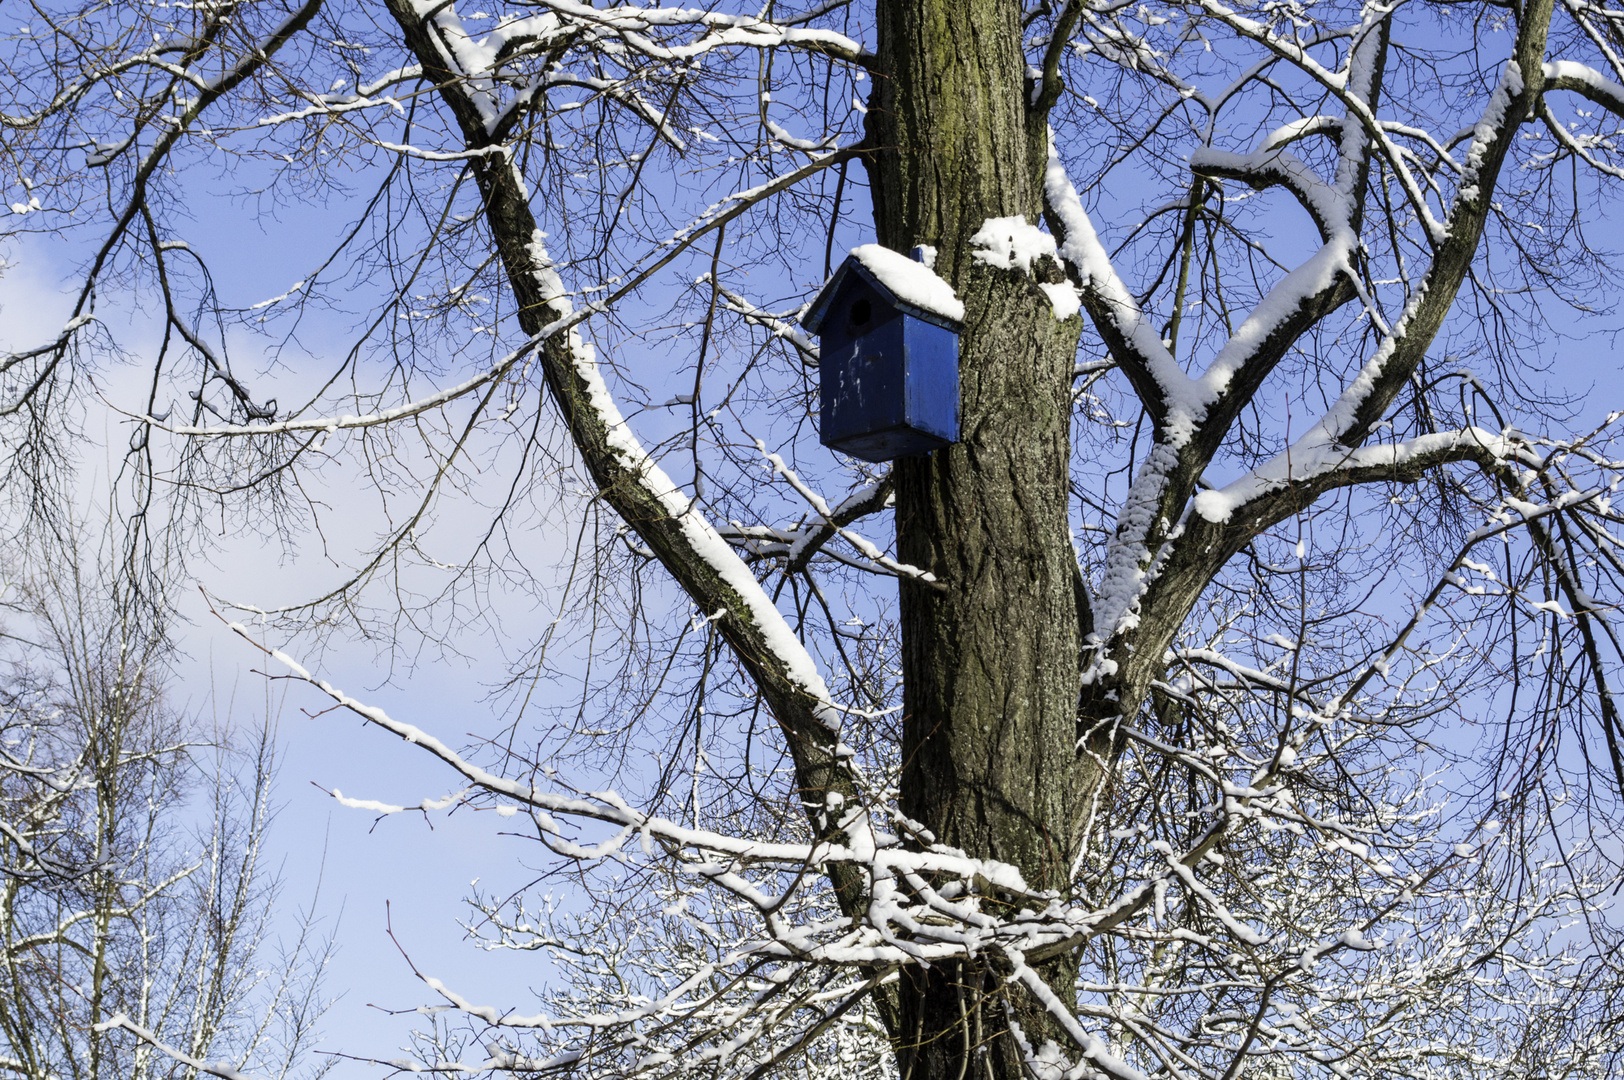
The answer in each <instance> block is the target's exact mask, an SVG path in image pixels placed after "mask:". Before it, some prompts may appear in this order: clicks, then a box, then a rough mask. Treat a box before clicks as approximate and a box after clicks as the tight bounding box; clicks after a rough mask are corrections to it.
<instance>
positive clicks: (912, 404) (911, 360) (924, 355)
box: [903, 318, 959, 450]
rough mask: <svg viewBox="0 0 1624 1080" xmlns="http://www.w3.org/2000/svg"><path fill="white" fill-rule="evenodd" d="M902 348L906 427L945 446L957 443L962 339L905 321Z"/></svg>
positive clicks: (928, 325) (917, 321)
mask: <svg viewBox="0 0 1624 1080" xmlns="http://www.w3.org/2000/svg"><path fill="white" fill-rule="evenodd" d="M903 348H904V365H905V368H906V371H905V374H904V377H903V382H904V385H905V387H906V390H907V402H906V415H905V423H906V424H907V426H908V427H909V428H910V429H912V430H914V431H917V432H919V433H920V434H921V435H922V436H933V437H935V438H936V439H940V440H941V444H942V445H945V444H947V443H954V442H958V440H959V336H958V335H957V334H955V333H954V332H953V331H951V330H946V329H943V328H942V327H940V326H935V325H933V324H931V323H928V322H925V321H924V320H923V319H914V318H904V319H903ZM924 449H932V450H933V449H935V446H926V447H924Z"/></svg>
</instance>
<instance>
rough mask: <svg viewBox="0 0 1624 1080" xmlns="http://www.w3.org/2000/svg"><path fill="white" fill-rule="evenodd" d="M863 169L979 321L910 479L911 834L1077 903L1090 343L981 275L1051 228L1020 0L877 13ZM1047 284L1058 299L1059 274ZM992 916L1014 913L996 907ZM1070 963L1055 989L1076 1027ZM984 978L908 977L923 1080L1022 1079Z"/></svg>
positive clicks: (1025, 295) (1037, 293) (1023, 290)
mask: <svg viewBox="0 0 1624 1080" xmlns="http://www.w3.org/2000/svg"><path fill="white" fill-rule="evenodd" d="M879 56H880V72H879V73H878V74H877V76H876V83H875V95H874V100H873V102H872V104H871V106H870V112H869V122H870V125H871V128H870V138H871V140H872V142H873V145H874V146H875V147H876V150H875V152H874V153H872V154H871V155H870V157H869V158H868V159H867V164H868V169H869V175H870V181H871V190H872V191H873V198H874V216H875V220H876V223H877V225H878V229H879V237H880V240H881V242H882V243H884V244H885V245H887V246H888V247H891V248H893V249H894V250H897V251H907V250H908V249H909V248H910V247H911V246H912V245H915V244H929V245H932V246H934V247H936V248H937V249H938V255H937V259H936V264H935V269H936V271H937V273H939V274H940V275H941V276H942V277H944V278H946V279H947V281H948V282H950V283H951V284H952V285H953V286H954V288H955V290H956V291H957V292H958V294H959V296H960V297H961V298H962V299H963V301H964V305H965V312H966V316H965V324H964V330H963V336H962V337H961V339H960V343H959V380H960V395H961V399H960V424H961V435H960V439H961V441H960V442H959V443H958V444H956V445H954V446H951V447H948V448H946V449H943V450H940V451H937V452H935V453H933V454H930V455H929V456H921V457H914V458H907V459H903V460H901V461H899V462H897V464H896V468H895V477H896V520H897V535H898V549H899V553H900V557H901V558H902V560H903V561H905V562H908V563H911V564H913V565H916V566H920V567H923V568H926V569H929V570H930V571H931V572H932V573H934V574H935V576H936V578H937V580H938V581H939V582H940V583H941V585H942V587H941V588H931V587H929V586H924V585H920V584H917V583H911V582H907V581H905V582H903V584H902V592H901V617H902V635H903V672H904V682H905V691H904V711H905V716H904V720H903V761H904V765H903V773H902V781H901V783H902V790H901V802H902V809H903V812H904V813H906V814H907V815H908V816H910V817H911V818H913V819H914V820H915V821H917V822H919V823H921V824H923V825H924V826H925V827H926V828H928V829H929V830H930V831H931V833H932V834H933V835H934V837H935V839H936V840H938V841H939V842H941V843H944V844H948V845H951V846H953V847H956V848H960V849H963V850H964V851H965V852H967V853H968V854H970V855H972V856H977V857H983V858H995V859H999V860H1002V861H1004V862H1007V863H1011V864H1013V865H1015V866H1017V867H1019V868H1020V869H1021V871H1022V873H1023V874H1024V875H1025V877H1026V880H1027V883H1028V884H1029V885H1030V886H1032V887H1033V888H1040V889H1064V888H1066V886H1067V884H1068V879H1069V875H1070V869H1071V862H1072V859H1073V857H1074V856H1075V852H1076V844H1077V833H1078V829H1077V810H1078V808H1079V807H1081V806H1082V805H1083V804H1084V801H1085V799H1084V797H1083V795H1084V791H1085V789H1086V788H1087V787H1088V786H1090V785H1089V780H1090V777H1089V776H1088V775H1087V773H1088V772H1089V771H1090V770H1089V769H1088V767H1087V765H1086V762H1085V763H1079V758H1078V755H1077V752H1076V742H1077V706H1078V679H1077V673H1078V667H1077V664H1078V648H1079V618H1078V611H1079V600H1078V593H1077V588H1078V585H1079V582H1078V576H1077V572H1076V565H1077V564H1076V554H1075V551H1074V549H1073V547H1072V543H1071V537H1070V530H1069V525H1068V522H1067V505H1068V497H1069V488H1068V462H1069V454H1070V398H1071V394H1070V386H1071V370H1072V365H1073V363H1074V356H1075V354H1076V348H1077V338H1078V333H1079V331H1080V329H1081V322H1080V320H1079V319H1077V318H1072V319H1069V320H1066V321H1064V322H1062V321H1060V320H1058V319H1056V318H1055V317H1054V313H1053V308H1052V306H1051V305H1050V303H1049V300H1048V298H1047V296H1046V295H1045V294H1044V293H1043V292H1042V291H1041V290H1040V289H1039V288H1038V287H1037V281H1036V280H1034V279H1033V278H1032V277H1029V276H1027V275H1026V274H1025V273H1023V272H1021V271H1019V270H1007V269H1000V268H994V267H991V266H989V265H987V264H986V263H984V262H978V261H976V260H975V259H974V257H973V252H972V248H971V246H970V243H969V240H970V237H971V235H972V234H974V233H975V231H976V230H977V229H979V228H980V227H981V224H982V222H983V221H984V220H986V219H987V218H993V217H1011V216H1018V217H1021V218H1024V219H1025V221H1027V222H1028V223H1036V222H1037V221H1039V220H1040V213H1041V210H1042V202H1041V199H1042V188H1041V183H1042V175H1043V168H1044V165H1045V161H1046V157H1047V126H1046V123H1045V122H1044V119H1043V118H1042V117H1041V116H1036V117H1034V116H1032V115H1029V110H1028V106H1027V101H1028V91H1027V86H1026V62H1025V59H1024V58H1023V55H1022V50H1021V44H1020V9H1019V6H1018V5H1017V4H1015V3H1013V2H1011V0H882V3H881V4H880V10H879ZM1039 276H1040V277H1042V278H1043V279H1044V280H1048V281H1051V282H1058V281H1061V280H1063V278H1062V276H1061V274H1060V271H1059V268H1058V266H1057V265H1054V264H1049V265H1046V266H1044V267H1042V268H1041V270H1040V274H1039ZM988 902H989V903H996V902H998V900H997V899H991V900H989V901H988ZM1075 971H1076V964H1075V960H1073V959H1071V958H1064V959H1060V960H1056V961H1053V962H1051V963H1050V964H1049V965H1048V966H1047V967H1046V968H1044V969H1042V970H1041V972H1040V973H1041V974H1042V975H1043V977H1044V979H1045V981H1046V982H1047V983H1048V984H1049V985H1050V987H1051V988H1052V989H1053V990H1054V991H1055V993H1056V994H1057V995H1058V996H1059V997H1060V1000H1061V1001H1062V1002H1064V1003H1066V1004H1067V1006H1068V1007H1069V1006H1070V1005H1071V1003H1072V1002H1074V1000H1075V991H1074V988H1073V982H1074V978H1075ZM1005 975H1007V972H998V971H990V970H985V969H983V968H981V967H979V966H978V965H977V964H976V963H975V962H974V961H966V962H963V963H959V964H953V965H936V966H934V967H932V968H930V969H917V970H912V971H910V972H908V973H907V974H906V975H905V981H904V984H903V988H902V989H903V993H902V998H903V1001H902V1003H901V1004H902V1009H901V1014H902V1015H901V1020H902V1025H901V1030H900V1031H897V1032H895V1033H894V1034H895V1036H896V1038H895V1042H896V1045H897V1050H898V1058H899V1063H900V1066H901V1071H902V1075H903V1076H904V1077H905V1078H907V1080H938V1078H943V1080H957V1078H960V1077H965V1076H992V1077H999V1078H1003V1077H1010V1078H1013V1077H1016V1076H1020V1075H1022V1072H1023V1068H1022V1059H1021V1053H1020V1049H1019V1046H1018V1044H1017V1043H1016V1041H1015V1040H1014V1039H1012V1038H1011V1037H1010V1030H1009V1021H1010V1019H1011V1017H1013V1018H1014V1019H1015V1020H1017V1022H1018V1023H1019V1024H1020V1027H1021V1030H1022V1034H1023V1036H1024V1038H1025V1039H1026V1040H1027V1041H1028V1042H1029V1043H1030V1044H1032V1045H1034V1046H1037V1045H1040V1044H1041V1043H1042V1042H1043V1041H1044V1040H1045V1039H1047V1038H1052V1037H1054V1027H1053V1024H1052V1022H1051V1020H1050V1019H1049V1018H1048V1017H1047V1015H1046V1014H1045V1012H1044V1011H1043V1009H1042V1008H1041V1007H1040V1006H1038V1005H1037V1003H1036V1002H1035V1001H1033V1000H1030V999H1029V998H1028V997H1027V995H1025V994H1022V993H1018V992H1016V991H1015V990H1013V989H1011V988H1010V986H1009V984H1008V983H1007V982H1006V980H1005V978H1004V976H1005Z"/></svg>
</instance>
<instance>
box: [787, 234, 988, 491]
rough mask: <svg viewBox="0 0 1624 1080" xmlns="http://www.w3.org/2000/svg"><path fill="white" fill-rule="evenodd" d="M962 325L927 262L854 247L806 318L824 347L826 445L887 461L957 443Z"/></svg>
mask: <svg viewBox="0 0 1624 1080" xmlns="http://www.w3.org/2000/svg"><path fill="white" fill-rule="evenodd" d="M916 250H917V249H916ZM963 320H964V306H963V305H962V304H961V303H960V302H959V300H958V298H957V297H956V296H954V295H953V289H952V287H951V286H949V285H948V284H947V282H945V281H943V280H942V279H941V278H939V277H937V276H936V275H935V274H934V273H932V272H931V270H930V269H929V268H928V267H926V266H925V265H923V263H922V262H917V261H913V260H910V259H909V258H908V257H907V256H905V255H899V254H898V253H896V252H894V251H892V250H890V249H889V248H884V247H880V246H879V245H878V244H865V245H863V246H862V247H859V248H857V249H855V250H854V251H853V252H852V253H851V256H850V257H849V258H847V259H846V261H845V262H843V263H841V264H840V269H838V270H836V271H835V273H834V276H833V277H831V278H830V279H829V282H828V284H826V285H825V286H824V287H823V291H822V292H820V293H818V297H817V299H816V300H814V301H813V302H812V307H811V308H810V309H809V310H808V311H807V313H806V315H805V316H803V317H802V319H801V325H803V326H804V327H806V329H807V331H808V332H810V333H813V334H816V335H817V336H818V338H819V341H820V349H819V353H820V356H821V359H820V360H819V364H818V367H819V381H820V382H821V384H822V385H821V389H822V394H821V396H822V402H821V405H822V408H821V410H820V411H821V413H822V416H821V420H822V423H821V425H820V428H819V440H820V441H821V442H822V443H823V445H825V446H828V447H832V448H833V449H835V450H839V451H840V452H841V453H843V454H850V455H851V456H852V457H857V458H862V459H863V460H864V461H890V460H891V459H893V458H899V457H904V456H906V455H909V454H922V453H925V452H927V451H930V450H935V449H938V448H940V447H943V446H947V445H948V444H950V443H954V442H957V441H958V438H959V326H960V324H961V323H962V322H963Z"/></svg>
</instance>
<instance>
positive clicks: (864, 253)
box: [801, 244, 964, 334]
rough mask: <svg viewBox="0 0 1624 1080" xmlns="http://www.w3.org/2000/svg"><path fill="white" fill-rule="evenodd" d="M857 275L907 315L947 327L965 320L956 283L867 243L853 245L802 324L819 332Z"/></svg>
mask: <svg viewBox="0 0 1624 1080" xmlns="http://www.w3.org/2000/svg"><path fill="white" fill-rule="evenodd" d="M853 275H855V276H856V277H858V278H860V279H861V280H863V281H865V282H867V283H868V284H869V285H870V286H872V287H873V288H874V289H876V290H877V291H878V292H879V293H880V294H881V295H882V296H884V297H885V299H886V302H887V303H889V304H891V305H892V306H893V307H895V308H896V309H897V310H898V311H901V312H903V313H904V314H906V315H912V316H914V317H915V318H919V319H924V320H925V321H926V322H929V323H935V324H936V325H937V326H940V327H942V328H944V329H947V330H957V329H958V328H959V324H960V323H962V322H963V321H964V304H963V303H962V302H961V301H960V300H959V298H958V297H957V296H956V295H954V293H953V286H951V285H949V284H948V283H947V282H945V281H943V280H942V279H941V278H939V277H937V276H936V274H935V272H934V271H932V270H931V269H930V267H928V266H926V265H925V264H924V263H917V262H914V261H913V260H912V259H910V258H908V256H906V255H902V254H899V253H897V252H895V251H892V250H891V249H890V248H887V247H881V246H880V245H879V244H864V245H862V246H861V247H855V248H852V250H851V255H850V256H848V257H847V259H846V261H845V262H843V263H841V264H840V268H839V269H838V270H836V271H835V272H834V275H833V276H832V277H830V278H829V281H828V283H827V284H825V285H824V286H823V289H822V291H821V292H819V293H818V295H817V299H815V300H813V301H812V306H811V307H810V308H808V309H807V312H806V314H805V315H803V316H802V317H801V325H802V326H804V327H806V328H807V330H808V331H810V332H811V333H814V334H816V333H818V332H819V330H820V329H821V328H822V326H823V320H824V319H825V318H826V317H828V314H829V309H830V308H831V307H833V306H834V302H835V298H836V297H837V296H838V295H839V294H840V293H841V292H842V291H844V289H845V286H846V283H847V281H848V280H849V279H850V278H851V277H852V276H853Z"/></svg>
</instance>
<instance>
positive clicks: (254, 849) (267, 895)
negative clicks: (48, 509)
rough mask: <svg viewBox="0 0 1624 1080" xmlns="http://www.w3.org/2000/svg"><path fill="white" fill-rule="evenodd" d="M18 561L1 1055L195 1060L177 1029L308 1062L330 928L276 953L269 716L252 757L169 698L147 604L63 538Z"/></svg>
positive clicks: (161, 1062) (201, 1045)
mask: <svg viewBox="0 0 1624 1080" xmlns="http://www.w3.org/2000/svg"><path fill="white" fill-rule="evenodd" d="M11 576H12V578H13V580H12V581H10V582H8V589H7V607H8V609H9V612H8V619H7V624H6V630H7V653H8V656H7V661H8V666H7V668H6V670H5V674H4V676H3V678H0V776H3V780H0V859H3V862H0V1069H3V1070H4V1071H5V1072H6V1073H7V1074H13V1075H17V1076H21V1077H27V1078H30V1080H56V1078H60V1077H82V1078H85V1080H95V1078H99V1077H121V1078H129V1077H138V1078H140V1077H164V1076H182V1075H190V1074H191V1069H190V1068H189V1067H187V1066H186V1065H183V1064H178V1063H176V1062H175V1061H174V1060H172V1058H171V1057H170V1056H166V1055H164V1054H161V1053H156V1052H155V1051H154V1048H153V1045H152V1044H153V1043H162V1044H164V1045H165V1049H169V1050H171V1052H172V1053H174V1054H178V1055H180V1056H182V1057H191V1058H196V1059H206V1058H209V1057H211V1056H212V1057H214V1058H216V1059H218V1060H222V1061H231V1062H233V1063H235V1064H236V1065H237V1066H239V1067H244V1068H246V1067H256V1068H260V1069H264V1070H266V1074H267V1075H274V1076H288V1075H292V1074H293V1073H294V1071H295V1070H296V1069H298V1068H303V1067H305V1066H307V1064H308V1063H307V1060H306V1059H307V1053H306V1052H307V1050H308V1047H309V1044H310V1042H311V1041H312V1039H313V1037H314V1035H315V1031H316V1029H315V1022H316V1020H317V1019H318V1017H319V1016H320V1012H321V1008H320V1001H319V998H318V997H317V993H318V981H319V980H318V975H319V968H320V964H321V962H322V959H323V958H322V956H321V952H322V950H323V949H324V948H325V945H324V944H323V942H321V941H320V940H319V939H318V938H316V937H315V936H314V935H312V934H310V933H308V930H309V927H307V939H306V940H299V941H294V942H290V943H288V950H287V955H286V956H285V957H281V958H277V959H275V960H273V956H272V954H273V953H275V952H276V949H277V942H276V940H275V938H274V937H273V936H272V935H271V933H270V929H271V926H270V912H271V906H270V899H271V897H272V894H273V893H274V891H275V883H274V881H272V879H271V876H270V874H269V873H268V872H267V870H266V868H265V867H264V866H263V865H262V862H261V860H262V857H263V847H262V845H263V842H264V838H265V834H266V828H267V825H268V823H269V818H270V806H269V802H268V800H269V798H270V785H271V779H272V775H271V774H272V768H273V760H274V759H273V753H272V745H271V741H270V737H269V733H268V729H267V731H266V734H265V735H264V737H262V738H261V740H260V741H259V744H258V746H257V748H256V749H255V750H254V752H252V753H250V754H249V755H248V756H247V759H246V760H245V761H232V760H230V759H229V758H228V757H227V756H226V755H225V751H224V746H225V743H224V742H221V741H220V740H223V739H226V738H228V737H229V736H228V734H227V733H225V732H221V731H214V732H209V731H201V732H200V731H197V730H196V728H197V725H196V724H195V723H194V722H192V721H189V720H188V719H186V718H185V717H183V716H182V715H180V714H179V713H178V712H176V710H175V709H174V708H173V707H172V706H171V705H170V704H168V702H167V700H166V696H165V689H166V683H167V681H168V675H167V664H168V653H169V645H168V643H167V641H166V640H165V637H164V635H163V634H162V633H161V632H160V631H158V630H155V629H154V628H153V627H152V626H151V625H150V624H149V623H146V622H144V621H142V620H141V619H137V618H133V617H132V615H131V612H132V610H133V611H142V610H143V608H142V605H139V604H133V605H132V604H130V603H128V602H126V601H125V600H124V599H123V597H122V596H121V590H119V589H118V588H116V586H115V585H113V584H112V583H110V582H108V581H107V580H105V579H103V578H100V577H87V576H85V575H84V574H83V573H82V572H81V571H80V570H79V569H78V567H76V566H75V565H74V564H73V563H72V562H71V561H70V560H68V559H66V558H65V557H64V555H63V552H61V551H56V552H52V553H48V554H44V553H42V554H40V555H39V556H38V557H36V558H33V559H31V560H29V563H28V565H27V566H23V567H17V566H14V567H13V568H12V570H11ZM200 736H201V737H202V738H201V739H200ZM211 742H213V743H215V744H216V746H217V747H218V749H217V750H216V751H215V752H214V753H215V757H216V760H214V761H213V762H212V763H210V761H209V758H208V755H209V753H210V751H209V744H210V743H211ZM127 1032H135V1033H136V1034H137V1035H138V1036H139V1038H131V1037H130V1035H129V1034H127ZM318 1071H319V1072H324V1071H325V1069H319V1070H318Z"/></svg>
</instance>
